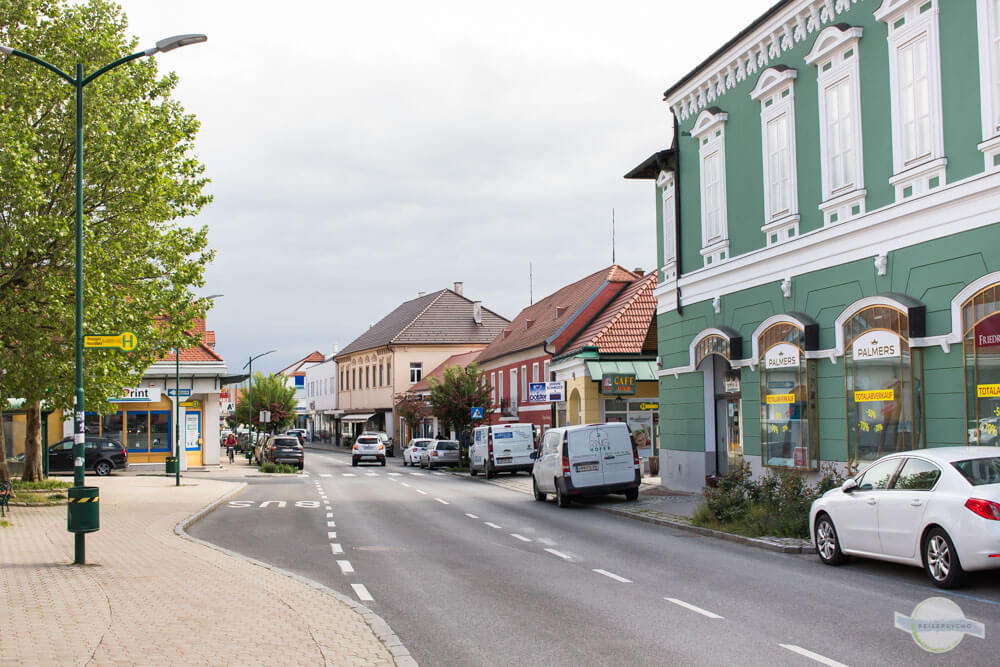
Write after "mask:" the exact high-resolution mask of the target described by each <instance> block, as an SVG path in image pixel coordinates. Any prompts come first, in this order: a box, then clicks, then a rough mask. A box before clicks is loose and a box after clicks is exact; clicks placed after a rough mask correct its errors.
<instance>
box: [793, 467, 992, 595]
mask: <svg viewBox="0 0 1000 667" xmlns="http://www.w3.org/2000/svg"><path fill="white" fill-rule="evenodd" d="M809 530H810V533H811V536H812V540H813V544H814V545H815V546H816V553H818V554H819V557H820V560H822V561H823V562H824V563H826V564H827V565H839V564H840V563H842V562H843V561H844V557H845V556H863V557H865V558H877V559H879V560H887V561H892V562H894V563H904V564H906V565H915V566H917V567H923V568H924V570H925V571H926V572H927V576H928V577H930V579H931V581H932V582H933V583H934V584H935V585H936V586H939V587H941V588H953V587H955V586H959V585H960V584H961V583H962V580H963V578H964V573H965V572H966V571H971V570H985V569H989V568H1000V447H934V448H931V449H920V450H915V451H912V452H901V453H897V454H890V455H889V456H885V457H882V458H881V459H879V460H878V461H875V462H874V463H872V464H871V465H870V466H868V468H866V469H865V470H864V472H862V473H861V474H860V475H858V476H857V477H855V478H852V479H849V480H847V481H846V482H844V484H843V485H842V486H841V487H840V488H838V489H833V490H831V491H827V492H826V493H825V494H823V496H822V497H820V498H817V499H816V500H815V501H814V502H813V504H812V509H811V510H810V512H809Z"/></svg>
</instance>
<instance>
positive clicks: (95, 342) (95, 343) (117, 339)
mask: <svg viewBox="0 0 1000 667" xmlns="http://www.w3.org/2000/svg"><path fill="white" fill-rule="evenodd" d="M136 343H138V339H137V338H136V337H135V334H134V333H132V332H131V331H126V332H124V333H122V334H120V335H118V336H84V337H83V346H84V347H118V348H121V349H123V350H125V351H126V352H129V351H131V350H134V349H135V346H136Z"/></svg>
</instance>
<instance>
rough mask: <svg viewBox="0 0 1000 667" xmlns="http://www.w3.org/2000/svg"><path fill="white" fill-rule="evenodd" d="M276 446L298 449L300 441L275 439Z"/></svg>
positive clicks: (295, 439)
mask: <svg viewBox="0 0 1000 667" xmlns="http://www.w3.org/2000/svg"><path fill="white" fill-rule="evenodd" d="M274 445H275V446H276V447H298V446H299V441H298V439H297V438H275V439H274Z"/></svg>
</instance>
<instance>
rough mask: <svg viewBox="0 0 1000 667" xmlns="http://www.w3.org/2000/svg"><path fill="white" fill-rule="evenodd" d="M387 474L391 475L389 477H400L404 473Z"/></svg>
mask: <svg viewBox="0 0 1000 667" xmlns="http://www.w3.org/2000/svg"><path fill="white" fill-rule="evenodd" d="M386 474H387V475H389V477H399V476H400V475H402V474H403V473H401V472H389V473H386Z"/></svg>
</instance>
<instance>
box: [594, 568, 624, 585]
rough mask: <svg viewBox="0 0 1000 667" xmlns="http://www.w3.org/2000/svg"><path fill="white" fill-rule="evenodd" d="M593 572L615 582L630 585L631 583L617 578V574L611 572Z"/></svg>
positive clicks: (596, 570)
mask: <svg viewBox="0 0 1000 667" xmlns="http://www.w3.org/2000/svg"><path fill="white" fill-rule="evenodd" d="M594 572H596V573H597V574H603V575H604V576H605V577H607V578H608V579H614V580H615V581H618V582H621V583H623V584H631V583H632V580H631V579H626V578H625V577H619V576H618V575H617V574H615V573H613V572H608V571H607V570H598V569H596V568H595V569H594Z"/></svg>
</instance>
